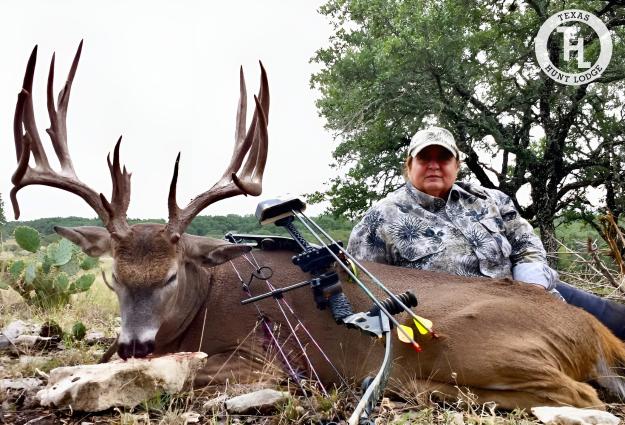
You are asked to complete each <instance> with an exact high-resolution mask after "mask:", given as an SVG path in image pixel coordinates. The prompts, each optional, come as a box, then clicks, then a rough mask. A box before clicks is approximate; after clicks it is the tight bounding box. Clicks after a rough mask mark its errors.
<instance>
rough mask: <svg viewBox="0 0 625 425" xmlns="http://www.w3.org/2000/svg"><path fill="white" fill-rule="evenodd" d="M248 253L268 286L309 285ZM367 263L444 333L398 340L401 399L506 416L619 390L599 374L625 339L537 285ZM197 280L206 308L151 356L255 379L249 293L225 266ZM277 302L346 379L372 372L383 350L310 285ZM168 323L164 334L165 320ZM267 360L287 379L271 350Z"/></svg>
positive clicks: (322, 368) (320, 363)
mask: <svg viewBox="0 0 625 425" xmlns="http://www.w3.org/2000/svg"><path fill="white" fill-rule="evenodd" d="M253 255H254V258H255V259H256V260H257V261H258V263H259V264H260V265H263V266H269V267H271V268H272V270H274V275H273V277H272V279H271V283H272V284H274V286H285V285H288V284H292V283H294V282H299V281H302V280H304V279H307V278H308V277H307V276H306V275H305V274H304V273H302V272H300V271H299V269H297V268H296V267H295V266H293V265H292V263H291V260H290V259H291V256H292V255H293V254H292V253H289V252H257V251H254V252H253ZM233 263H234V265H235V267H236V268H237V270H239V272H240V273H241V274H242V275H243V276H245V278H247V277H248V276H249V274H250V273H251V271H252V266H251V265H250V263H249V262H248V261H246V260H244V259H242V258H238V259H236V260H234V261H233ZM187 267H189V268H193V267H194V266H193V265H192V264H189V265H187ZM366 267H367V268H368V269H369V270H370V271H371V272H373V273H374V275H376V276H377V277H378V278H380V279H381V280H382V281H383V282H384V283H386V284H387V285H388V286H389V287H390V289H391V290H392V291H393V292H395V293H400V292H404V291H406V290H411V291H413V292H414V293H415V294H417V297H418V299H419V306H418V307H417V310H416V311H417V313H418V314H419V315H422V316H424V317H428V318H430V319H431V320H432V321H433V322H434V326H435V328H436V330H437V333H438V334H439V335H440V337H439V338H438V339H434V338H431V337H422V338H420V339H418V342H419V344H420V345H421V346H422V347H423V351H422V352H421V353H416V352H414V351H413V350H412V349H411V348H410V346H409V345H408V344H402V343H401V342H399V341H397V342H396V343H395V344H394V350H395V351H394V359H395V360H394V366H393V373H392V383H391V386H392V387H394V388H395V390H396V391H398V392H404V393H410V392H411V391H412V392H414V391H423V390H427V389H430V390H432V389H437V390H439V391H441V392H444V393H447V394H449V395H452V396H453V395H454V394H455V393H456V391H457V390H456V389H455V388H454V386H455V385H458V386H459V387H468V388H469V389H470V391H471V392H472V393H474V394H476V395H477V396H478V397H479V401H482V402H483V401H488V400H493V401H496V402H497V403H498V404H499V405H500V406H502V407H505V408H515V407H522V408H527V407H530V406H535V405H559V404H560V405H573V406H579V407H590V406H594V407H599V406H601V405H602V402H601V401H600V400H599V398H598V396H597V392H596V390H595V389H594V388H593V387H591V386H590V385H589V383H588V382H589V381H599V382H601V383H603V384H604V385H606V386H607V387H611V388H612V389H613V390H617V392H618V388H617V387H618V382H619V381H618V380H619V378H613V379H612V380H610V379H609V378H607V376H606V375H607V373H606V372H607V370H608V369H607V367H608V366H617V365H619V364H621V363H625V347H624V346H623V343H622V342H621V341H620V340H618V339H617V338H616V337H614V336H613V335H612V334H611V333H610V332H609V331H608V330H607V329H606V328H605V327H603V325H601V324H600V323H599V322H598V321H597V320H596V319H595V318H594V317H592V316H590V315H589V314H587V313H585V312H584V311H582V310H580V309H578V308H576V307H572V306H569V305H567V304H565V303H564V302H562V301H559V300H556V299H555V298H554V297H552V296H550V295H549V294H547V293H545V291H544V290H541V289H540V288H534V287H532V286H531V285H524V284H520V283H517V282H512V281H509V280H492V279H488V278H484V279H477V278H464V277H458V276H451V275H446V274H441V273H435V272H427V271H420V270H412V269H401V268H397V267H392V266H387V265H381V264H374V263H367V264H366ZM199 274H200V275H202V277H201V278H200V279H198V280H194V281H189V282H186V283H185V285H191V286H193V287H194V289H193V292H194V293H197V294H201V295H202V297H203V299H204V302H203V303H202V304H201V305H195V306H194V308H192V309H189V308H188V304H172V305H171V307H170V308H171V309H172V310H174V311H176V312H177V318H176V320H177V321H178V322H180V321H182V319H183V317H186V318H187V319H188V318H189V317H193V319H192V320H191V321H190V322H188V323H189V325H188V328H187V329H185V330H184V331H182V332H181V333H180V334H179V335H178V337H177V338H175V339H174V340H173V341H172V340H171V335H167V334H166V333H165V332H163V333H161V332H159V333H158V335H157V338H156V349H155V350H156V352H157V353H159V352H163V353H164V352H174V351H185V350H190V351H195V350H198V349H201V350H202V351H204V352H206V353H208V354H209V362H208V365H207V367H206V368H205V369H204V370H203V371H202V372H201V374H200V375H199V377H198V381H199V383H200V384H206V383H210V382H212V383H221V382H223V381H224V380H226V379H230V380H231V381H235V382H236V381H256V380H258V379H260V378H259V374H258V373H259V372H260V371H263V370H266V369H267V364H265V362H266V361H267V360H268V359H267V357H268V355H267V348H266V342H267V341H266V340H265V339H264V337H263V336H262V328H261V327H260V326H259V325H258V314H257V311H256V309H255V308H254V307H253V306H251V305H241V304H240V301H241V299H243V298H245V297H246V295H245V294H244V292H243V290H242V288H241V284H240V282H239V279H238V276H237V275H236V273H235V272H234V269H233V267H232V266H231V265H230V264H228V263H226V264H223V265H220V266H217V267H215V268H213V269H208V270H202V271H200V273H199ZM253 285H254V288H256V290H257V292H263V291H266V287H264V283H263V282H261V281H255V283H254V284H253ZM343 289H344V291H345V293H346V294H347V295H348V296H349V298H350V301H352V303H353V305H354V310H355V311H363V310H367V309H369V307H371V303H370V302H369V301H368V299H367V298H366V297H365V296H364V294H363V293H362V291H360V290H359V289H358V288H357V287H356V285H354V284H350V283H346V284H343ZM379 295H381V294H379ZM285 299H286V300H287V301H288V302H289V303H290V305H291V306H292V307H293V309H294V310H295V311H296V313H297V317H298V318H299V319H300V320H301V321H302V322H303V323H304V324H305V325H307V326H308V327H309V330H310V331H311V333H312V334H313V335H314V337H315V339H316V340H317V342H318V343H319V344H320V345H321V347H322V348H323V349H324V350H325V351H326V354H327V355H328V356H329V357H330V358H331V359H335V361H336V363H337V364H336V366H337V367H338V368H339V370H340V371H341V372H342V373H343V374H344V376H346V377H348V378H349V379H350V380H356V381H359V380H361V379H362V378H364V377H365V376H367V375H370V374H372V372H375V371H376V370H377V369H378V368H379V366H380V364H381V361H382V355H383V345H382V344H381V343H380V342H377V343H376V341H374V340H373V339H372V338H371V337H369V336H366V335H364V334H361V333H360V332H358V331H356V330H351V329H347V328H345V327H344V326H338V325H336V324H335V323H334V321H333V319H332V317H331V315H330V313H329V312H328V311H320V310H318V309H317V308H316V307H315V305H314V302H313V299H312V294H311V290H310V289H308V288H303V289H299V290H297V291H296V292H293V293H290V294H286V295H285ZM258 304H259V307H260V309H261V310H262V312H263V313H264V314H265V315H266V316H267V318H268V320H269V321H270V323H272V325H273V326H274V327H277V328H280V329H281V330H282V331H281V335H282V336H287V335H289V334H288V328H287V324H286V323H285V320H284V318H283V315H282V313H281V312H280V311H279V309H278V306H277V303H276V301H275V300H273V299H267V300H263V301H260V302H259V303H258ZM205 312H208V313H207V314H206V315H205ZM205 317H206V319H205ZM401 317H402V318H403V319H406V317H405V315H404V316H401ZM290 319H291V320H294V318H292V317H290ZM164 326H165V328H167V329H169V328H170V327H169V326H167V323H164ZM173 328H176V326H173ZM202 329H204V333H203V335H202ZM254 329H256V331H254ZM300 334H301V337H302V338H303V340H304V342H305V343H306V345H307V346H308V348H309V349H308V350H307V352H308V354H309V356H311V358H312V361H313V365H314V366H315V368H316V370H317V373H318V374H319V376H320V378H321V379H322V381H324V382H325V383H338V384H340V380H339V378H338V377H337V375H336V373H335V372H334V371H333V370H332V368H331V367H330V366H329V364H328V363H327V362H326V361H325V360H324V359H323V358H322V356H321V355H320V353H319V352H318V351H317V350H315V349H314V347H313V345H312V343H311V342H310V341H309V340H307V338H306V337H305V334H304V333H303V332H300ZM247 335H249V336H248V338H247V339H245V341H244V338H245V337H246V336H247ZM394 338H396V337H395V336H394ZM200 341H201V344H200ZM242 341H243V342H242ZM287 346H289V345H288V344H287ZM289 347H290V348H292V349H293V355H292V358H291V359H290V360H291V361H293V362H294V364H296V365H298V366H299V367H300V369H301V370H304V371H305V370H306V363H305V362H304V359H303V358H301V354H299V355H298V351H297V348H296V347H291V346H289ZM235 352H236V353H235ZM233 353H235V354H234V355H233ZM241 357H244V358H241ZM272 358H273V359H274V360H275V362H274V364H276V363H277V364H278V366H277V367H278V368H281V369H282V372H284V373H286V370H285V367H284V365H282V364H281V363H282V362H281V361H280V358H279V356H277V355H276V353H275V352H274V353H273V356H272ZM228 359H229V360H228ZM226 360H228V363H225V362H226ZM454 372H455V373H454ZM452 373H453V376H455V378H454V377H452ZM602 377H603V378H605V379H602ZM621 391H622V389H621Z"/></svg>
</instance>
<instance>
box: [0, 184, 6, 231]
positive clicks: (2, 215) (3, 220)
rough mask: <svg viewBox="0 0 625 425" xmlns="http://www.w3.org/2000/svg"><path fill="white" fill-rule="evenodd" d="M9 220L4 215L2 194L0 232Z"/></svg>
mask: <svg viewBox="0 0 625 425" xmlns="http://www.w3.org/2000/svg"><path fill="white" fill-rule="evenodd" d="M6 222H7V218H6V216H5V215H4V201H3V200H2V194H1V193H0V230H2V227H3V226H4V225H5V224H6Z"/></svg>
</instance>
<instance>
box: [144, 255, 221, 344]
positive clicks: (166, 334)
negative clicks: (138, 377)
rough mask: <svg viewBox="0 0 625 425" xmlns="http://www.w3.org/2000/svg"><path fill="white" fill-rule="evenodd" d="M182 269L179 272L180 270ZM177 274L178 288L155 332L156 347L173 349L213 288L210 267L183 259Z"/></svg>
mask: <svg viewBox="0 0 625 425" xmlns="http://www.w3.org/2000/svg"><path fill="white" fill-rule="evenodd" d="M180 271H182V273H180ZM180 271H179V275H178V291H177V292H176V295H175V296H174V297H173V298H172V300H171V302H170V303H169V307H168V308H167V310H166V312H165V318H164V321H163V323H162V325H161V329H160V330H159V332H158V335H157V342H156V345H157V350H159V351H166V352H169V351H172V349H174V350H173V351H176V350H177V349H178V345H179V343H178V342H179V340H181V339H182V338H184V337H185V334H186V332H187V330H188V328H189V326H190V325H191V323H192V322H193V319H194V318H195V317H196V316H197V315H198V314H199V312H200V309H201V308H202V306H203V305H204V304H205V302H206V301H207V300H208V298H209V296H210V293H211V289H212V287H213V273H212V269H204V268H201V267H198V266H197V265H196V264H194V263H192V262H185V263H183V265H182V266H181V269H180Z"/></svg>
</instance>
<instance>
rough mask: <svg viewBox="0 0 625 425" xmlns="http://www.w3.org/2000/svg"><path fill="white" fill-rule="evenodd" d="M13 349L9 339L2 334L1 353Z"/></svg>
mask: <svg viewBox="0 0 625 425" xmlns="http://www.w3.org/2000/svg"><path fill="white" fill-rule="evenodd" d="M11 348H13V346H12V345H11V341H9V338H7V337H6V335H4V334H0V351H2V350H10V349H11Z"/></svg>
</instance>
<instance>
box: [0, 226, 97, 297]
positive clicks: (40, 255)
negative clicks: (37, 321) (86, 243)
mask: <svg viewBox="0 0 625 425" xmlns="http://www.w3.org/2000/svg"><path fill="white" fill-rule="evenodd" d="M15 241H16V242H17V243H18V245H19V246H20V247H21V248H22V249H25V250H26V251H29V252H30V253H31V254H29V255H28V256H25V257H22V258H20V259H19V260H9V261H5V262H3V263H0V289H8V288H9V287H11V288H13V289H14V290H15V291H16V292H17V293H19V294H20V295H21V296H22V298H24V300H25V301H26V302H27V303H28V304H31V305H36V306H39V307H42V308H52V307H58V306H62V305H65V304H68V303H69V301H70V296H71V295H72V294H77V293H79V292H85V291H88V290H89V288H90V287H91V285H92V284H93V281H94V280H95V275H94V274H91V273H82V271H83V270H90V269H93V268H94V267H96V266H97V265H98V260H97V259H96V258H92V257H88V256H87V255H85V254H84V253H82V251H81V250H80V248H79V247H77V246H76V245H74V244H73V243H71V242H70V241H68V240H67V239H61V240H59V241H58V242H52V243H50V244H49V245H47V246H45V247H42V246H41V237H40V235H39V232H37V230H35V229H33V228H31V227H28V226H19V227H17V228H16V229H15Z"/></svg>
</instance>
